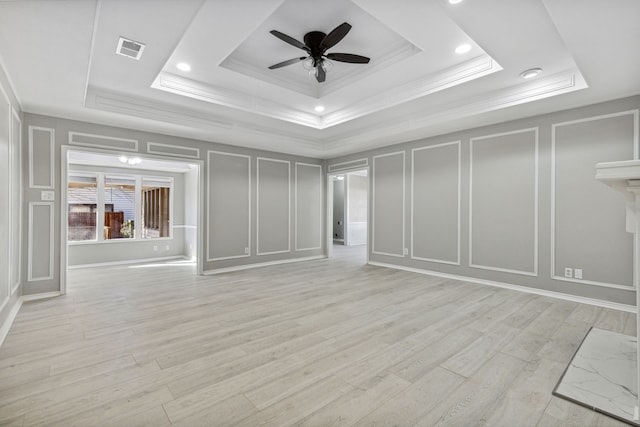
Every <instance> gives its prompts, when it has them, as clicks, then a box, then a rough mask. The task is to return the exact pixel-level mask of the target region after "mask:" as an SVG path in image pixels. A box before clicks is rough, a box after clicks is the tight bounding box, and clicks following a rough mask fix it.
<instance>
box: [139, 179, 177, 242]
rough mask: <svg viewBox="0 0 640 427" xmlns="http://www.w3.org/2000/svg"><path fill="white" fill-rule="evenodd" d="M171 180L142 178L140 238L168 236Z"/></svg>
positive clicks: (169, 229)
mask: <svg viewBox="0 0 640 427" xmlns="http://www.w3.org/2000/svg"><path fill="white" fill-rule="evenodd" d="M170 195H171V180H163V179H160V178H143V179H142V238H144V239H148V238H154V237H170V235H171V233H170V231H171V221H170V212H171V209H170V200H171V199H170Z"/></svg>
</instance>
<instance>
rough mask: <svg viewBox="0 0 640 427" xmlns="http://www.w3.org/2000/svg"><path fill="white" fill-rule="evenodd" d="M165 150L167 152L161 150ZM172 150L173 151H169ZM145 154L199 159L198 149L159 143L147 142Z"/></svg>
mask: <svg viewBox="0 0 640 427" xmlns="http://www.w3.org/2000/svg"><path fill="white" fill-rule="evenodd" d="M163 148H167V149H169V150H163ZM171 150H173V151H171ZM147 153H150V154H162V155H166V156H173V157H184V158H187V159H199V158H200V149H199V148H193V147H185V146H180V145H171V144H162V143H160V142H151V141H149V142H147Z"/></svg>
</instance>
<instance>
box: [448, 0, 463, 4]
mask: <svg viewBox="0 0 640 427" xmlns="http://www.w3.org/2000/svg"><path fill="white" fill-rule="evenodd" d="M449 3H450V4H458V3H462V0H449Z"/></svg>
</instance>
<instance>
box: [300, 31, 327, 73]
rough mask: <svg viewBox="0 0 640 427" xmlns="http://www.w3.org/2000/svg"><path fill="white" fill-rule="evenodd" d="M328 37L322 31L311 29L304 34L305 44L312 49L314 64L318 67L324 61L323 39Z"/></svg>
mask: <svg viewBox="0 0 640 427" xmlns="http://www.w3.org/2000/svg"><path fill="white" fill-rule="evenodd" d="M325 37H326V34H325V33H323V32H322V31H310V32H308V33H307V34H305V35H304V44H305V45H307V47H308V48H309V49H310V50H311V57H312V58H313V66H314V67H317V66H318V65H320V64H321V63H322V54H323V53H324V49H323V48H322V46H321V45H322V40H324V38H325Z"/></svg>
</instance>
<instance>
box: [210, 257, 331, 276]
mask: <svg viewBox="0 0 640 427" xmlns="http://www.w3.org/2000/svg"><path fill="white" fill-rule="evenodd" d="M326 257H327V256H326V255H314V256H308V257H302V258H290V259H281V260H277V261H268V262H258V263H255V264H243V265H237V266H234V267H225V268H216V269H215V270H206V271H204V272H203V273H202V274H204V275H206V276H211V275H213V274H222V273H230V272H232V271H240V270H248V269H250V268H259V267H268V266H270V265H279V264H289V263H291V262H301V261H312V260H314V259H322V258H326Z"/></svg>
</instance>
